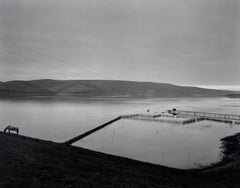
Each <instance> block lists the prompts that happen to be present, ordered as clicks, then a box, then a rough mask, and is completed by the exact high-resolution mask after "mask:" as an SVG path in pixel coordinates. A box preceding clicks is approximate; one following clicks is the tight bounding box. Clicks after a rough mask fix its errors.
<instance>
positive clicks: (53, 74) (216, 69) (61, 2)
mask: <svg viewBox="0 0 240 188" xmlns="http://www.w3.org/2000/svg"><path fill="white" fill-rule="evenodd" d="M45 78H49V79H114V80H133V81H151V82H164V83H173V84H179V85H204V86H208V85H214V86H218V85H225V86H236V85H238V86H239V85H240V1H239V0H0V81H8V80H17V79H18V80H19V79H20V80H31V79H45Z"/></svg>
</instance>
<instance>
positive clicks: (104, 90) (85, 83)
mask: <svg viewBox="0 0 240 188" xmlns="http://www.w3.org/2000/svg"><path fill="white" fill-rule="evenodd" d="M235 93H236V92H233V91H224V90H212V89H204V88H198V87H186V86H177V85H172V84H166V83H153V82H133V81H117V80H49V79H45V80H31V81H8V82H0V96H29V95H30V96H42V95H44V96H46V95H50V96H59V95H76V96H88V97H90V96H127V97H219V96H225V95H231V94H235Z"/></svg>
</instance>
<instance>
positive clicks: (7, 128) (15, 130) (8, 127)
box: [3, 125, 19, 134]
mask: <svg viewBox="0 0 240 188" xmlns="http://www.w3.org/2000/svg"><path fill="white" fill-rule="evenodd" d="M11 131H14V132H16V134H19V129H18V127H13V126H11V125H8V126H7V127H6V128H5V129H4V131H3V132H5V133H7V132H8V133H11Z"/></svg>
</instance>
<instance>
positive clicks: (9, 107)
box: [0, 97, 240, 169]
mask: <svg viewBox="0 0 240 188" xmlns="http://www.w3.org/2000/svg"><path fill="white" fill-rule="evenodd" d="M173 107H175V108H177V109H181V110H195V111H206V112H218V113H230V114H240V100H239V99H227V98H214V99H212V98H203V99H199V98H181V99H177V98H170V99H169V98H161V99H135V100H134V99H121V98H111V99H109V98H91V99H87V98H75V97H72V98H51V97H48V98H45V97H42V98H31V99H11V100H10V99H9V100H6V99H1V100H0V120H1V121H0V129H4V127H5V126H6V125H8V124H11V125H15V126H18V127H19V128H20V133H21V134H23V135H26V136H31V137H37V138H42V139H47V140H53V141H57V142H63V141H65V140H67V139H69V138H72V137H74V136H76V135H78V134H81V133H83V132H85V131H87V130H89V129H91V128H94V127H96V126H98V125H100V124H101V123H104V122H106V121H108V120H110V119H113V118H115V117H116V116H118V115H122V114H129V113H131V114H132V113H141V112H144V113H147V112H146V111H147V109H150V112H149V113H155V112H161V111H163V110H166V109H171V108H173ZM236 132H240V126H237V125H235V126H230V125H228V124H223V123H216V122H209V121H203V122H198V123H197V124H190V125H172V124H166V123H154V122H142V121H136V120H135V121H134V120H121V121H119V122H116V123H114V124H112V125H110V126H108V127H106V128H104V129H102V130H101V131H99V132H97V133H94V134H92V135H90V136H88V137H86V138H85V139H83V140H81V141H79V142H77V143H76V144H75V145H77V146H81V147H85V148H89V149H94V150H97V151H101V152H105V153H110V154H115V155H120V156H124V157H128V158H133V159H138V160H142V161H146V162H151V163H156V164H162V165H166V166H170V167H177V168H185V169H186V168H195V167H199V166H200V165H209V164H211V163H214V162H217V161H219V160H220V159H221V156H220V153H221V150H220V148H219V147H220V146H221V142H220V139H221V138H223V137H225V136H228V135H232V134H234V133H236Z"/></svg>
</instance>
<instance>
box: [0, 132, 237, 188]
mask: <svg viewBox="0 0 240 188" xmlns="http://www.w3.org/2000/svg"><path fill="white" fill-rule="evenodd" d="M0 171H1V173H0V187H1V188H4V187H10V188H11V187H13V188H15V187H22V188H28V187H34V188H38V187H49V188H50V187H51V188H52V187H57V188H61V187H64V188H65V187H211V188H212V187H239V185H240V169H239V168H228V169H226V170H222V171H219V172H210V173H202V172H199V171H184V170H177V169H171V168H167V167H163V166H158V165H152V164H148V163H143V162H139V161H135V160H130V159H126V158H122V157H116V156H112V155H106V154H102V153H98V152H94V151H90V150H86V149H82V148H77V147H72V146H66V145H64V144H58V143H54V142H50V141H43V140H38V139H33V138H28V137H24V136H17V135H10V134H4V133H2V132H0Z"/></svg>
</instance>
